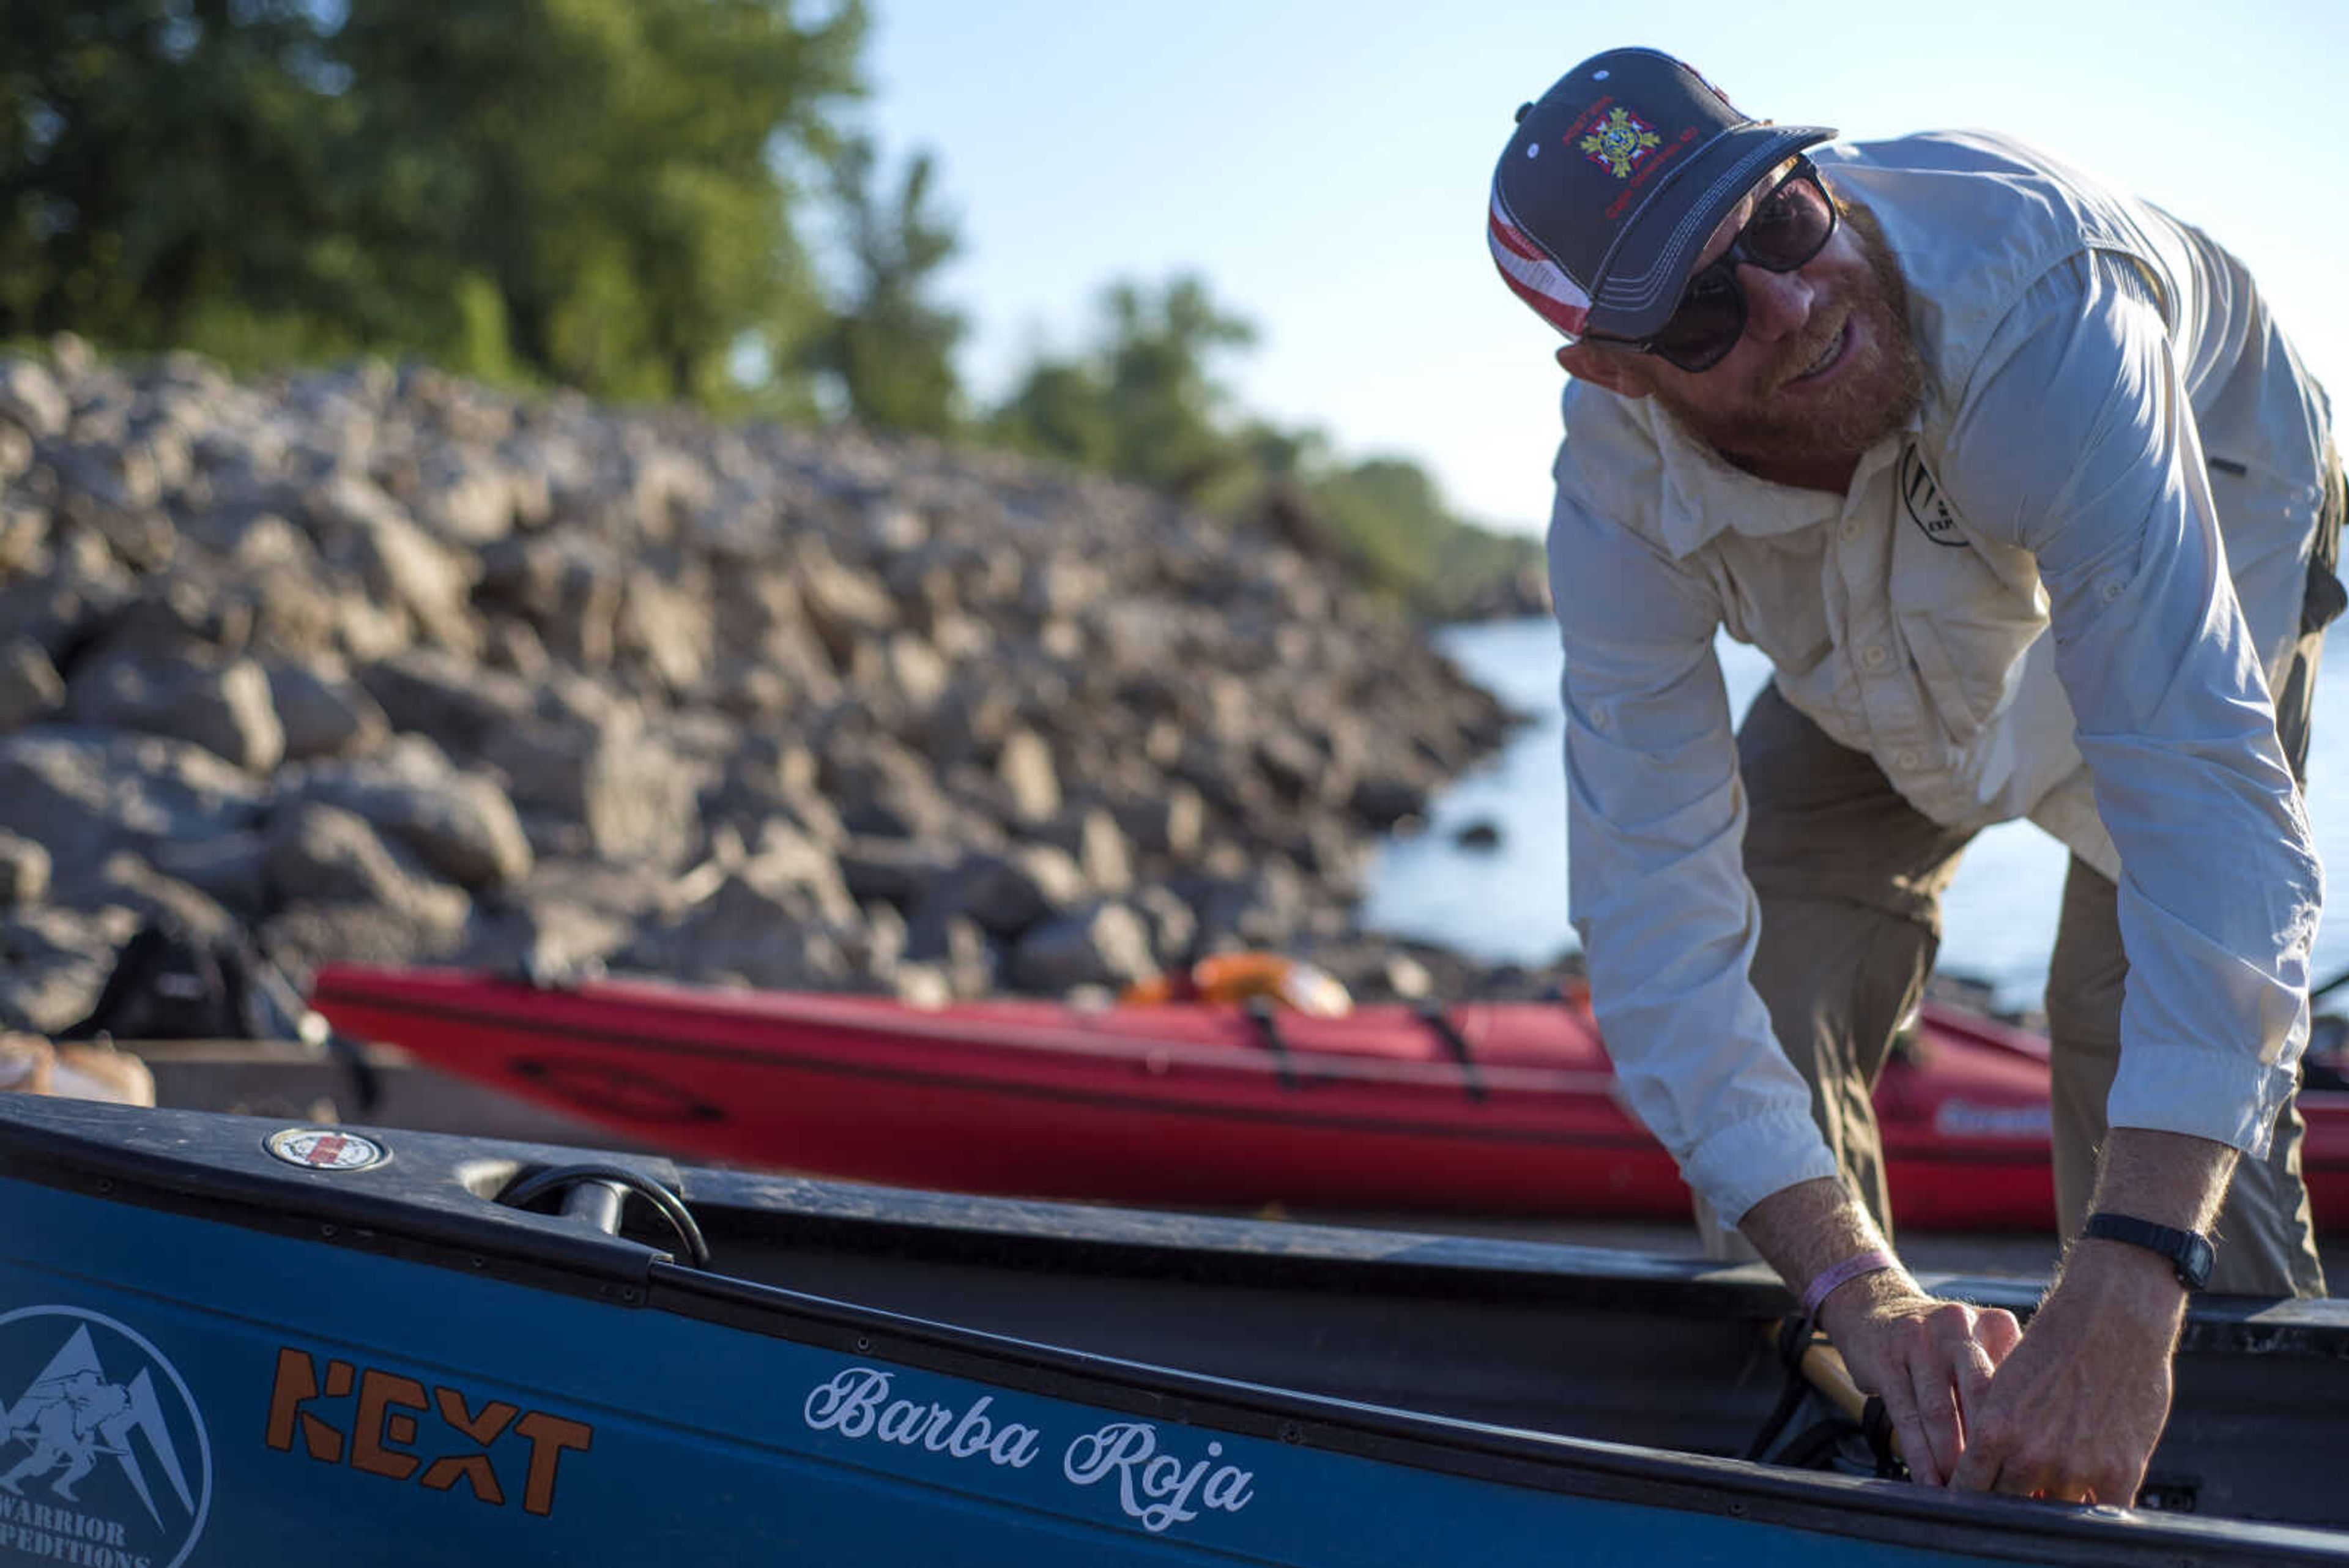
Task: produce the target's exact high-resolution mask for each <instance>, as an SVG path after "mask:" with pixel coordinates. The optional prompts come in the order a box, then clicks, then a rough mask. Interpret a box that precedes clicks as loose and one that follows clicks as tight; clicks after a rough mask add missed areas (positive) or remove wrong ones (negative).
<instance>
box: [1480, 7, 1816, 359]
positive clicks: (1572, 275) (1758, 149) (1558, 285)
mask: <svg viewBox="0 0 2349 1568" xmlns="http://www.w3.org/2000/svg"><path fill="white" fill-rule="evenodd" d="M1835 134H1836V133H1835V131H1834V130H1830V129H1828V128H1827V127H1825V126H1817V125H1771V124H1767V123H1765V122H1764V121H1761V120H1757V119H1751V118H1749V117H1748V116H1746V115H1744V114H1742V113H1740V112H1739V111H1738V110H1737V109H1735V108H1734V107H1733V106H1732V105H1731V103H1730V101H1729V99H1727V98H1725V97H1723V95H1722V92H1721V90H1720V89H1719V88H1716V87H1714V86H1713V84H1712V83H1711V82H1709V81H1707V80H1705V79H1704V78H1702V77H1701V76H1699V75H1698V74H1697V73H1696V72H1695V70H1694V69H1692V67H1689V66H1687V65H1685V64H1683V63H1682V62H1681V61H1679V60H1676V59H1674V58H1672V57H1671V56H1670V55H1666V54H1662V53H1660V52H1659V51H1657V50H1654V49H1609V51H1607V52H1606V53H1605V54H1601V55H1593V56H1592V57H1590V58H1588V59H1587V60H1585V61H1583V62H1582V63H1581V64H1580V65H1578V66H1577V67H1574V68H1573V69H1572V70H1570V71H1568V72H1567V73H1566V75H1564V76H1563V77H1560V78H1558V79H1557V83H1556V84H1555V85H1553V86H1552V87H1551V88H1550V89H1549V90H1548V91H1547V92H1546V93H1544V94H1542V96H1541V98H1540V99H1538V100H1537V101H1536V102H1533V103H1529V104H1527V105H1526V106H1525V107H1524V108H1523V109H1519V110H1518V111H1517V125H1516V130H1515V131H1514V132H1513V133H1512V134H1511V135H1510V137H1509V144H1508V146H1507V147H1506V149H1505V150H1504V151H1502V153H1501V161H1500V164H1499V166H1498V167H1497V168H1495V170H1494V171H1493V204H1492V212H1491V215H1490V219H1489V221H1488V223H1486V225H1485V234H1486V238H1487V240H1488V241H1489V242H1490V243H1491V244H1492V247H1493V260H1494V261H1495V263H1497V264H1498V265H1499V266H1500V269H1501V276H1502V278H1503V279H1504V281H1506V283H1507V284H1508V286H1509V287H1510V288H1511V289H1513V290H1515V291H1516V296H1517V297H1518V298H1520V299H1522V300H1524V301H1525V302H1526V304H1527V305H1529V306H1533V308H1534V310H1535V312H1536V313H1537V314H1538V315H1539V316H1540V317H1541V318H1542V319H1543V320H1545V321H1547V322H1548V323H1549V324H1550V325H1551V326H1552V327H1557V330H1558V331H1559V332H1561V333H1563V334H1565V336H1566V338H1567V340H1568V342H1573V341H1576V340H1578V339H1580V338H1582V337H1586V336H1588V335H1591V334H1597V335H1599V336H1602V337H1624V338H1632V339H1640V338H1646V337H1653V336H1654V335H1655V333H1656V331H1657V329H1658V328H1660V327H1662V326H1663V324H1664V323H1665V322H1666V321H1668V320H1670V319H1671V314H1672V312H1673V310H1674V309H1675V308H1677V307H1678V306H1679V305H1680V299H1681V292H1682V289H1684V288H1685V287H1687V286H1688V278H1689V274H1690V273H1691V272H1692V271H1693V270H1694V267H1695V263H1696V258H1697V257H1698V256H1699V255H1700V254H1702V252H1703V250H1704V245H1705V242H1706V241H1707V240H1709V239H1711V238H1712V237H1713V230H1714V229H1716V228H1718V227H1720V226H1721V220H1722V219H1723V217H1725V216H1727V215H1728V213H1729V211H1730V209H1732V208H1733V207H1734V206H1736V205H1737V203H1738V202H1741V201H1743V200H1744V198H1745V194H1746V192H1749V191H1751V190H1752V189H1753V188H1754V185H1755V184H1756V183H1758V182H1760V181H1761V180H1762V179H1763V177H1764V176H1765V175H1767V174H1768V173H1769V172H1770V171H1771V170H1773V169H1775V168H1776V167H1777V166H1778V164H1780V163H1781V162H1783V161H1785V160H1786V159H1787V158H1788V157H1790V156H1792V155H1793V154H1795V153H1796V152H1799V151H1802V150H1803V149H1804V148H1806V147H1810V146H1813V145H1815V144H1816V143H1818V142H1821V141H1826V140H1830V139H1832V138H1833V137H1834V136H1835Z"/></svg>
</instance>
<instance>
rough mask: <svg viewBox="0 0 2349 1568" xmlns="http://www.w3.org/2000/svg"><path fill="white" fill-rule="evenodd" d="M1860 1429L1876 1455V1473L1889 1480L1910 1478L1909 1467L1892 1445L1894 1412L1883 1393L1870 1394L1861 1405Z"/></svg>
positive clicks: (1870, 1449)
mask: <svg viewBox="0 0 2349 1568" xmlns="http://www.w3.org/2000/svg"><path fill="white" fill-rule="evenodd" d="M1859 1430H1860V1433H1861V1435H1862V1436H1864V1437H1865V1438H1868V1452H1870V1453H1872V1454H1874V1455H1875V1456H1876V1473H1877V1474H1878V1475H1879V1476H1881V1477H1883V1478H1884V1479H1885V1480H1908V1479H1909V1467H1908V1466H1907V1465H1906V1464H1904V1463H1902V1462H1901V1459H1900V1455H1899V1450H1897V1449H1894V1448H1893V1446H1892V1412H1891V1411H1889V1410H1888V1409H1886V1408H1885V1407H1884V1397H1883V1396H1882V1395H1881V1394H1870V1395H1869V1396H1868V1403H1867V1404H1865V1405H1863V1406H1861V1407H1859Z"/></svg>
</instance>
